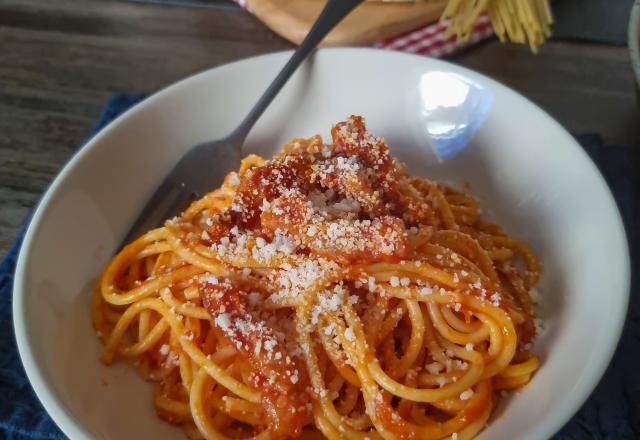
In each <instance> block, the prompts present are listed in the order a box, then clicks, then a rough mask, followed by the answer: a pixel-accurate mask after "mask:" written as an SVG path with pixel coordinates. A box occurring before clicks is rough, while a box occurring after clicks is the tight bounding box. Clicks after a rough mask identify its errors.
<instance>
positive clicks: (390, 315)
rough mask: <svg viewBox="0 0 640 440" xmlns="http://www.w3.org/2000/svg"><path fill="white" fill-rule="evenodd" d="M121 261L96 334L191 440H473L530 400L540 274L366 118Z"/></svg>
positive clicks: (200, 205) (261, 167)
mask: <svg viewBox="0 0 640 440" xmlns="http://www.w3.org/2000/svg"><path fill="white" fill-rule="evenodd" d="M332 138H333V142H332V144H330V145H327V144H324V143H323V141H322V139H321V138H320V137H319V136H315V137H312V138H310V139H296V140H294V141H292V142H291V143H290V144H288V145H286V146H285V147H284V149H283V151H282V152H281V153H280V154H278V155H276V156H275V157H274V158H273V159H271V160H269V161H265V160H263V159H261V158H259V157H257V156H248V157H247V158H246V159H244V161H243V162H242V165H241V167H240V169H239V171H238V172H237V173H236V172H232V173H230V174H229V175H228V176H227V177H226V178H225V180H224V183H223V185H222V186H221V188H219V189H217V190H214V191H213V192H211V193H209V194H207V195H206V196H205V197H203V198H202V199H200V200H197V201H195V202H194V203H193V204H192V205H191V206H190V207H189V208H188V209H187V210H186V211H185V212H184V213H183V214H182V215H181V216H180V217H177V218H174V219H172V220H169V221H167V222H166V223H165V225H164V227H161V228H158V229H155V230H152V231H150V232H148V233H147V234H145V235H143V236H142V237H140V238H139V239H137V240H136V241H134V242H133V243H131V244H129V245H128V246H126V247H125V248H124V249H123V250H122V251H121V252H120V253H119V254H117V255H116V256H115V257H114V258H113V259H112V260H111V262H110V263H109V264H108V265H107V267H106V268H105V270H104V271H103V273H102V275H101V277H100V280H99V282H98V284H97V287H96V290H95V295H94V301H93V304H92V316H93V321H94V325H95V327H96V329H97V330H98V334H99V335H100V337H101V338H102V340H103V342H104V343H105V345H106V348H105V350H104V353H103V355H102V361H103V362H105V363H106V364H110V363H111V362H113V361H114V360H116V359H129V360H132V361H134V363H135V364H136V365H137V368H138V370H139V371H140V373H141V374H142V376H143V377H144V378H146V379H148V380H150V381H152V382H153V383H154V389H153V402H154V404H155V407H156V410H157V414H158V415H159V417H160V418H162V419H164V420H166V421H168V422H171V423H174V424H178V425H181V426H182V427H183V428H184V429H185V431H186V433H187V435H188V436H189V437H190V438H206V439H227V438H245V437H255V438H260V439H268V438H285V437H298V436H301V437H303V438H317V437H320V436H321V435H323V436H324V437H327V438H336V439H337V438H348V439H358V440H364V439H377V438H385V439H440V438H452V439H458V440H462V439H469V438H472V437H474V436H475V435H476V434H477V433H478V432H479V431H480V430H481V429H482V428H483V427H484V426H485V424H486V423H487V420H488V419H489V416H490V415H491V412H492V408H493V407H494V403H495V400H496V399H497V398H498V395H499V393H498V392H497V391H498V390H504V389H514V388H518V387H521V386H523V385H525V384H527V383H528V382H529V381H530V379H531V376H532V374H533V373H534V372H535V370H536V369H537V367H538V359H537V358H536V357H535V356H533V355H532V354H531V353H530V352H529V348H530V344H531V341H532V339H533V338H534V336H535V332H536V329H535V315H534V308H533V304H532V300H531V297H530V295H529V291H530V289H531V288H532V286H533V285H534V284H535V283H536V281H537V279H538V274H539V272H540V268H539V264H538V260H537V258H536V256H535V255H534V254H533V253H532V252H531V251H530V250H529V249H528V248H527V247H526V246H525V245H524V244H522V243H520V242H518V241H515V240H513V239H511V238H510V237H509V236H508V235H507V234H506V233H504V232H503V231H502V229H501V228H500V227H499V226H497V225H494V224H491V223H488V222H487V221H485V220H484V219H483V218H482V216H481V214H480V209H479V207H478V205H477V203H476V201H475V200H474V199H473V198H471V197H470V196H468V195H467V194H465V193H464V192H461V191H458V190H456V189H453V188H450V187H447V186H444V185H440V184H437V183H435V182H432V181H430V180H427V179H423V178H419V177H415V176H411V175H409V174H408V173H407V172H406V170H405V169H404V167H403V166H402V165H401V164H400V163H398V162H397V161H396V160H394V159H393V158H392V157H391V156H389V154H388V149H387V146H386V145H385V143H384V141H383V140H382V139H380V138H376V137H374V136H372V135H371V134H370V133H369V132H367V131H366V128H365V125H364V121H363V119H362V118H360V117H357V116H352V117H350V118H349V119H348V120H346V121H344V122H341V123H339V124H337V125H335V126H334V127H333V128H332Z"/></svg>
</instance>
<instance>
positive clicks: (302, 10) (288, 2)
mask: <svg viewBox="0 0 640 440" xmlns="http://www.w3.org/2000/svg"><path fill="white" fill-rule="evenodd" d="M248 5H249V8H250V9H251V12H252V13H253V14H255V16H256V17H258V18H259V19H260V20H261V21H262V22H263V23H265V24H266V25H267V26H269V28H271V29H272V30H273V31H274V32H276V33H277V34H278V35H280V36H282V37H284V38H286V39H287V40H289V41H291V42H292V43H295V44H300V43H301V42H302V40H303V39H304V37H305V36H306V35H307V33H308V32H309V29H311V26H313V23H314V22H315V21H316V18H317V17H318V15H319V14H320V11H321V10H322V7H323V6H324V3H323V2H322V1H320V0H248ZM445 5H446V2H444V1H430V2H365V3H363V4H362V5H360V6H358V8H357V9H356V10H355V11H353V12H352V13H351V14H349V15H348V16H347V17H346V18H345V19H344V20H343V21H342V22H340V23H339V24H338V26H336V27H335V28H334V29H333V30H332V31H331V32H330V33H329V35H327V36H326V37H325V39H324V40H323V41H322V43H321V44H320V45H321V46H346V45H354V46H356V45H358V46H359V45H365V44H367V45H369V44H373V43H376V42H378V41H381V40H384V39H386V38H389V37H393V36H394V35H400V34H403V33H405V32H408V31H410V30H413V29H416V28H418V27H420V26H424V25H426V24H429V23H433V22H435V21H437V20H438V18H439V17H440V15H441V14H442V11H444V7H445Z"/></svg>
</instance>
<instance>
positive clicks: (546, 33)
mask: <svg viewBox="0 0 640 440" xmlns="http://www.w3.org/2000/svg"><path fill="white" fill-rule="evenodd" d="M482 13H488V14H489V17H490V18H491V24H492V25H493V30H494V32H495V33H496V35H497V36H498V38H499V39H500V41H502V42H505V41H507V40H508V41H512V42H514V43H521V44H524V43H528V44H529V46H530V47H531V50H532V51H533V52H537V51H538V46H540V45H541V44H543V43H544V42H545V40H546V39H547V38H549V37H550V36H551V24H552V23H553V14H552V13H551V5H550V4H549V0H448V2H447V6H446V8H445V10H444V12H443V13H442V17H441V20H442V21H445V20H450V24H449V32H450V33H452V34H453V33H455V34H456V35H457V37H458V40H459V41H460V42H465V41H467V40H468V39H469V37H470V36H471V32H472V30H473V26H474V24H475V22H476V20H477V19H478V16H479V15H480V14H482Z"/></svg>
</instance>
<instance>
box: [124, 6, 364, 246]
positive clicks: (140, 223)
mask: <svg viewBox="0 0 640 440" xmlns="http://www.w3.org/2000/svg"><path fill="white" fill-rule="evenodd" d="M363 1H364V0H328V1H327V4H326V5H325V7H324V9H323V10H322V12H321V13H320V16H319V17H318V19H317V20H316V22H315V23H314V25H313V27H312V28H311V30H310V31H309V33H308V34H307V36H306V38H305V39H304V41H303V42H302V43H301V44H300V46H299V47H298V48H297V49H296V51H295V52H294V53H293V55H292V56H291V58H290V59H289V61H288V62H287V64H286V65H285V66H284V67H283V68H282V70H281V71H280V73H279V74H278V76H276V78H275V79H274V80H273V82H272V83H271V84H270V85H269V87H268V88H267V90H266V91H265V92H264V94H263V95H262V96H261V97H260V99H259V100H258V102H257V103H256V105H255V106H254V107H253V108H252V109H251V110H250V111H249V114H247V116H246V117H245V118H244V120H243V121H242V122H241V123H240V125H239V126H238V127H237V128H236V129H235V130H233V131H232V132H231V133H230V134H229V135H228V136H226V137H224V138H222V139H218V140H214V141H210V142H205V143H202V144H198V145H195V146H193V147H191V149H190V150H189V151H188V152H187V153H186V154H185V155H184V156H183V157H182V158H181V159H180V161H179V162H178V163H177V164H176V165H175V167H174V168H173V170H172V171H171V172H170V173H169V175H168V176H167V177H166V178H165V179H164V181H163V182H162V183H161V184H160V186H159V187H158V189H156V192H155V193H154V194H153V196H151V198H150V199H149V201H148V202H147V204H146V205H145V207H144V209H143V210H142V212H141V213H140V215H139V216H138V219H137V220H136V221H135V223H134V224H133V226H132V227H131V229H130V230H129V232H128V233H127V236H126V237H125V238H124V240H123V242H122V243H121V247H122V246H124V245H126V244H127V243H130V242H131V241H133V240H134V239H136V238H138V237H139V236H140V235H142V234H143V233H144V232H146V231H149V230H150V229H153V228H156V227H158V226H159V225H160V224H161V223H162V222H163V221H164V220H166V219H168V218H171V217H173V216H175V215H177V214H179V213H180V212H182V211H183V210H184V209H185V208H186V207H187V206H188V204H189V203H190V202H191V201H193V200H195V199H196V198H199V197H202V196H203V195H204V194H206V193H207V192H209V191H211V190H212V189H214V188H215V187H216V186H218V185H219V184H220V182H222V179H223V178H224V176H225V175H226V174H227V173H228V172H229V171H231V170H235V169H237V168H238V165H239V164H240V159H241V158H242V145H243V144H244V141H245V139H246V138H247V136H248V135H249V131H251V128H252V127H253V126H254V124H255V123H256V121H257V120H258V118H260V116H261V115H262V113H263V112H264V111H265V110H266V108H267V107H268V106H269V104H270V103H271V101H273V98H275V97H276V95H277V94H278V92H279V91H280V90H281V89H282V87H283V86H284V85H285V83H286V82H287V80H288V79H289V78H290V77H291V75H292V74H293V73H294V72H295V71H296V69H297V68H298V66H299V65H300V64H301V63H302V62H303V61H304V60H305V59H306V58H307V56H308V55H309V54H310V53H311V51H313V50H314V49H315V48H316V46H317V45H318V44H319V43H320V41H322V39H323V38H324V37H325V36H326V35H327V34H328V33H329V32H330V31H331V29H333V28H334V27H335V26H336V25H337V24H338V23H339V22H340V21H341V20H342V19H343V18H344V17H346V16H347V15H348V14H349V13H350V12H351V11H352V10H353V9H355V7H356V6H358V5H359V4H360V3H362V2H363Z"/></svg>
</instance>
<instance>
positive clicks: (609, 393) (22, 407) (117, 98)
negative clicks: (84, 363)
mask: <svg viewBox="0 0 640 440" xmlns="http://www.w3.org/2000/svg"><path fill="white" fill-rule="evenodd" d="M142 99H143V97H142V96H140V95H129V94H117V95H114V96H112V97H111V99H110V100H109V102H108V103H107V105H106V106H105V109H104V111H103V112H102V115H101V116H100V119H99V121H98V122H97V124H96V125H95V127H94V129H93V130H92V135H93V134H94V133H96V132H97V131H98V130H100V129H101V128H102V127H104V126H105V125H106V124H108V123H109V122H110V121H111V120H112V119H114V118H115V117H116V116H118V115H119V114H120V113H122V112H123V111H125V110H127V109H128V108H130V107H131V106H133V105H134V104H136V103H138V102H139V101H141V100H142ZM576 138H577V139H578V141H579V142H580V143H581V144H582V145H583V146H584V148H585V150H586V151H587V152H588V153H589V155H590V156H591V157H592V158H593V160H594V161H595V162H596V164H597V165H598V167H599V168H600V170H601V171H602V173H603V175H604V176H605V178H606V179H607V181H608V183H609V186H610V187H611V190H612V191H613V193H614V195H615V197H616V200H617V202H618V206H619V207H620V210H621V211H622V215H623V219H624V222H625V226H626V227H627V234H628V236H629V242H630V249H631V257H632V271H633V273H634V279H633V282H632V290H631V292H632V295H631V303H630V308H629V317H628V319H627V323H626V325H625V330H624V333H623V335H622V340H621V341H620V345H619V347H618V350H617V352H616V355H615V356H614V359H613V361H612V363H611V365H610V366H609V369H608V370H607V373H606V374H605V376H604V377H603V379H602V381H601V382H600V384H599V385H598V387H597V388H596V390H595V391H594V393H593V394H592V395H591V397H590V398H589V400H588V401H587V402H586V403H585V404H584V406H583V407H582V408H581V409H580V411H579V412H578V414H576V416H575V417H574V418H573V419H572V420H571V421H570V422H569V423H568V424H567V425H566V426H565V427H564V428H562V430H561V431H560V432H559V433H558V434H556V435H555V436H554V440H587V439H598V440H614V439H615V440H626V439H630V440H631V439H634V438H640V374H639V371H640V297H639V296H638V293H639V292H638V280H637V277H636V276H635V275H636V274H638V273H640V264H639V260H638V251H639V246H638V245H639V244H640V240H639V237H638V233H639V232H638V231H640V216H639V215H638V214H639V213H638V209H639V206H640V173H637V172H636V171H637V170H635V169H634V168H635V167H637V164H639V163H640V151H639V149H638V148H633V147H624V146H611V145H604V144H603V142H602V140H601V139H600V137H599V136H597V135H579V136H576ZM23 233H24V231H22V232H21V233H20V236H19V237H18V239H17V240H16V243H15V244H14V245H13V247H12V248H11V249H10V250H9V252H8V253H7V255H6V256H5V257H4V259H3V260H2V263H0V396H2V397H1V398H0V438H4V439H7V440H26V439H29V440H32V439H52V440H58V439H65V438H66V437H65V436H64V434H62V433H61V431H60V430H59V429H58V427H57V426H56V425H55V424H54V423H53V421H52V420H51V418H49V416H48V415H47V413H46V412H45V411H44V409H43V408H42V406H41V405H40V403H39V402H38V399H37V398H36V396H35V394H34V393H33V391H32V389H31V386H30V385H29V382H28V381H27V378H26V376H25V373H24V370H23V368H22V364H21V363H20V359H19V357H18V352H17V348H16V344H15V338H14V335H13V325H12V317H11V290H12V287H13V273H14V269H15V264H16V259H17V255H18V250H19V249H20V244H21V242H22V235H23ZM603 233H606V231H603ZM585 337H587V338H588V335H585Z"/></svg>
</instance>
